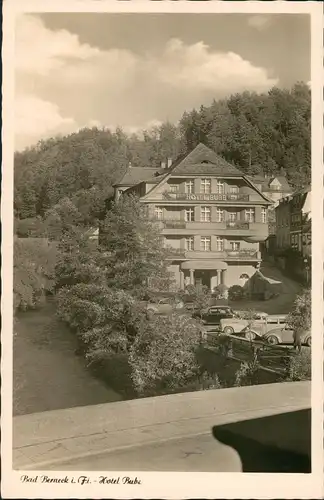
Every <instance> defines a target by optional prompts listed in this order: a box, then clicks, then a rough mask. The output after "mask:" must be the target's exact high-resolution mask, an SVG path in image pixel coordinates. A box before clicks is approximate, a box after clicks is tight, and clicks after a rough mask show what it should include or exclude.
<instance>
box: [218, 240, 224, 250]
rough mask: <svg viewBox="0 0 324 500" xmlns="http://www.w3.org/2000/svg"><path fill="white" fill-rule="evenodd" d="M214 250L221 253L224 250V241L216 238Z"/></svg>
mask: <svg viewBox="0 0 324 500" xmlns="http://www.w3.org/2000/svg"><path fill="white" fill-rule="evenodd" d="M216 250H217V252H223V250H224V240H223V238H219V237H217V238H216Z"/></svg>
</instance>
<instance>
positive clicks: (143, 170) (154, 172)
mask: <svg viewBox="0 0 324 500" xmlns="http://www.w3.org/2000/svg"><path fill="white" fill-rule="evenodd" d="M159 174H161V171H159V170H158V169H157V168H152V167H131V166H129V167H128V168H127V169H126V171H125V172H124V174H123V175H122V177H121V178H120V180H119V181H118V182H115V184H114V185H115V186H134V185H135V184H138V183H140V182H143V181H151V180H155V178H156V179H158V178H161V177H160V176H159V177H158V175H159ZM161 175H162V174H161Z"/></svg>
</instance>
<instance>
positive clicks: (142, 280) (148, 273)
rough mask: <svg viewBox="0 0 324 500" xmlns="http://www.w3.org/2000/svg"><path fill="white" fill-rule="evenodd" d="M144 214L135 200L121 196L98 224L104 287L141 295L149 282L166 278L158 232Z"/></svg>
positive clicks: (142, 207)
mask: <svg viewBox="0 0 324 500" xmlns="http://www.w3.org/2000/svg"><path fill="white" fill-rule="evenodd" d="M148 215H149V214H148V212H147V207H145V206H143V204H141V203H140V202H139V200H138V199H137V198H136V197H134V196H122V198H121V199H120V200H119V201H118V202H115V203H113V204H112V206H111V209H110V210H109V212H108V213H107V216H106V218H105V220H104V221H103V223H102V225H101V234H102V237H101V247H102V249H103V250H104V251H103V253H102V259H103V261H104V266H105V275H106V279H107V284H108V286H110V287H112V288H118V289H123V290H128V291H130V292H131V293H133V294H136V295H137V296H144V294H145V292H146V290H147V288H148V286H149V281H150V280H154V279H155V280H159V279H160V280H163V281H164V282H165V280H167V279H170V276H169V273H168V271H167V261H166V257H167V251H166V249H164V248H163V247H162V245H161V233H160V230H159V228H158V227H157V225H156V224H155V223H154V222H152V221H150V220H149V219H148ZM170 283H171V279H170Z"/></svg>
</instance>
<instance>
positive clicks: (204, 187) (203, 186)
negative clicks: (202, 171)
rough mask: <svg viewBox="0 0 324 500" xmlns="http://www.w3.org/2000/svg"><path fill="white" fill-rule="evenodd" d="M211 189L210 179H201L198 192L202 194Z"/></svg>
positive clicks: (208, 192) (207, 192)
mask: <svg viewBox="0 0 324 500" xmlns="http://www.w3.org/2000/svg"><path fill="white" fill-rule="evenodd" d="M210 191H211V181H210V179H201V183H200V192H201V193H202V194H210Z"/></svg>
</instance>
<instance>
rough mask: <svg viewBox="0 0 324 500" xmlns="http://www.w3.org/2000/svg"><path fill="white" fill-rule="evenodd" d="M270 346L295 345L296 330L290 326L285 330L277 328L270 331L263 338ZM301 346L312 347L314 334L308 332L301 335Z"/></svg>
mask: <svg viewBox="0 0 324 500" xmlns="http://www.w3.org/2000/svg"><path fill="white" fill-rule="evenodd" d="M263 339H264V340H266V341H267V342H268V343H269V344H272V345H276V344H290V345H291V344H293V343H294V330H292V329H291V328H289V327H288V326H286V327H284V328H275V329H273V330H270V331H269V332H268V333H266V334H265V335H264V336H263ZM301 344H302V345H306V346H308V347H311V345H312V332H311V331H310V330H307V331H305V332H303V333H302V335H301Z"/></svg>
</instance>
